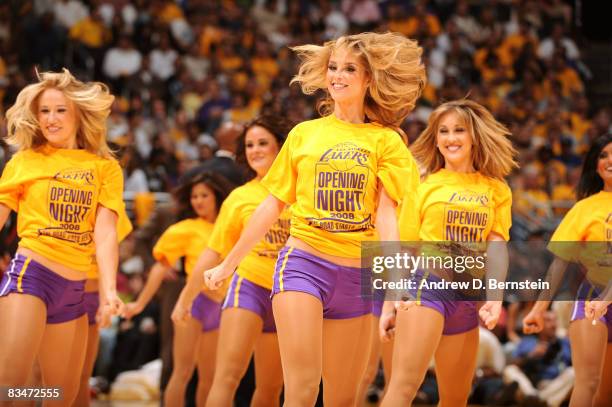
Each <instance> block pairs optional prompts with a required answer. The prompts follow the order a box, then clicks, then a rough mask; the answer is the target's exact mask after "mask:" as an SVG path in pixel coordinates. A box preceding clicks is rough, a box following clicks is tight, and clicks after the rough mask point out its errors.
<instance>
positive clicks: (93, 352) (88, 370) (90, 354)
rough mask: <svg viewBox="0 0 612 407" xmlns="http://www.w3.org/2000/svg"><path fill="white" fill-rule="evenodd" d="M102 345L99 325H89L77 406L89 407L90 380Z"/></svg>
mask: <svg viewBox="0 0 612 407" xmlns="http://www.w3.org/2000/svg"><path fill="white" fill-rule="evenodd" d="M99 344H100V332H99V331H98V325H96V324H93V325H89V327H88V333H87V348H86V352H85V364H84V365H83V372H82V373H81V382H80V384H79V392H78V393H77V398H76V400H75V401H74V405H75V406H79V407H80V406H88V405H89V378H90V377H91V375H92V373H93V368H94V365H95V363H96V358H97V356H98V346H99Z"/></svg>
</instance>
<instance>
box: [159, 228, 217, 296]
mask: <svg viewBox="0 0 612 407" xmlns="http://www.w3.org/2000/svg"><path fill="white" fill-rule="evenodd" d="M213 227H214V225H213V224H212V223H210V222H207V221H205V220H204V219H201V218H191V219H185V220H182V221H180V222H177V223H175V224H174V225H172V226H170V227H169V228H168V229H166V230H165V231H164V233H162V235H161V236H160V237H159V239H158V240H157V243H156V244H155V246H154V247H153V258H154V259H155V260H156V261H159V262H161V263H163V264H165V265H168V266H172V267H173V266H175V265H176V263H177V262H178V261H179V259H180V258H182V257H184V258H185V273H186V274H187V275H188V276H189V275H191V272H192V271H193V269H194V267H195V265H196V263H197V262H198V258H199V257H200V254H202V252H203V251H204V249H206V247H207V246H208V243H209V241H210V235H211V234H212V231H213ZM202 289H203V290H202V291H204V292H205V293H206V295H207V296H209V297H211V298H212V299H214V300H216V301H222V300H223V297H224V296H225V291H226V289H227V286H225V287H222V288H221V289H218V290H214V291H211V290H208V289H206V288H205V287H202Z"/></svg>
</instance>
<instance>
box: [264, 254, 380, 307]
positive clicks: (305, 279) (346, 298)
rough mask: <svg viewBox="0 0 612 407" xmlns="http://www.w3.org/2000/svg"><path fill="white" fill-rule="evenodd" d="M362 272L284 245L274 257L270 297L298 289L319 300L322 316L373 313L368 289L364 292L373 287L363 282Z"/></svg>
mask: <svg viewBox="0 0 612 407" xmlns="http://www.w3.org/2000/svg"><path fill="white" fill-rule="evenodd" d="M362 274H363V273H362V269H361V268H358V267H346V266H340V265H338V264H334V263H332V262H329V261H327V260H324V259H321V258H319V257H317V256H315V255H313V254H310V253H308V252H305V251H304V250H300V249H296V248H294V247H287V246H285V247H284V248H283V249H282V250H281V251H280V253H279V254H278V259H277V260H276V267H275V270H274V286H273V287H272V296H274V295H276V294H278V293H280V292H283V291H301V292H304V293H308V294H311V295H313V296H315V297H317V298H318V299H319V300H320V301H321V303H322V304H323V318H326V319H349V318H355V317H359V316H362V315H366V314H369V313H370V312H372V300H371V297H372V294H371V291H368V292H367V293H365V292H364V291H366V290H371V287H372V286H371V284H369V285H367V284H364V281H363V275H362ZM367 276H368V278H369V271H368V273H367Z"/></svg>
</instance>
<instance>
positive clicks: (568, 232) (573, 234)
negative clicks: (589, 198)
mask: <svg viewBox="0 0 612 407" xmlns="http://www.w3.org/2000/svg"><path fill="white" fill-rule="evenodd" d="M581 219H583V216H582V211H581V210H580V205H579V204H577V205H574V207H573V208H572V209H570V210H569V212H567V213H566V214H565V217H564V218H563V220H562V221H561V223H560V224H559V226H558V227H557V229H556V230H555V233H553V235H552V237H551V238H550V243H549V244H548V250H550V251H551V252H552V253H553V254H554V255H555V256H557V257H559V258H561V259H563V260H565V261H574V260H575V259H576V258H577V255H578V251H579V250H580V247H579V245H578V244H577V243H571V242H579V241H581V240H582V234H583V225H582V221H581ZM565 242H570V243H565Z"/></svg>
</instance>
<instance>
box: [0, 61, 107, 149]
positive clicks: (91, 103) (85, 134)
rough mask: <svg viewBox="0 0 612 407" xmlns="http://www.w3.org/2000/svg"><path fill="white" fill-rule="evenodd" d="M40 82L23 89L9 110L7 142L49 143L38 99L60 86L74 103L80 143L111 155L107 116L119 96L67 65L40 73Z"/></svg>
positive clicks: (25, 144)
mask: <svg viewBox="0 0 612 407" xmlns="http://www.w3.org/2000/svg"><path fill="white" fill-rule="evenodd" d="M37 75H38V82H37V83H33V84H30V85H28V86H26V87H25V88H23V89H22V90H21V92H19V95H17V100H16V101H15V104H14V105H13V106H12V107H11V108H10V109H8V110H7V112H6V119H7V128H8V136H7V138H6V142H7V143H8V144H10V145H13V146H17V147H18V149H19V150H27V149H31V148H37V147H40V146H42V145H44V144H45V143H46V140H45V138H44V137H43V134H42V131H41V129H40V123H39V122H38V119H37V118H36V117H37V111H38V99H39V97H40V95H41V94H42V93H43V92H44V91H45V90H47V89H57V90H59V91H61V92H62V93H63V94H64V96H65V97H66V98H67V99H69V100H70V101H72V103H74V106H75V109H76V113H77V121H78V123H77V145H78V146H79V148H82V149H85V150H87V151H89V152H90V153H93V154H97V155H99V156H100V157H105V158H109V157H111V156H112V153H111V151H110V149H109V147H108V144H106V119H107V117H108V115H109V114H110V108H111V105H112V104H113V100H114V99H115V97H114V96H113V95H111V94H110V92H109V90H108V87H107V86H106V85H105V84H103V83H100V82H87V83H84V82H81V81H79V80H78V79H76V78H75V77H74V76H72V74H71V73H70V71H68V70H67V69H66V68H64V69H63V70H62V72H43V73H41V74H38V73H37Z"/></svg>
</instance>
